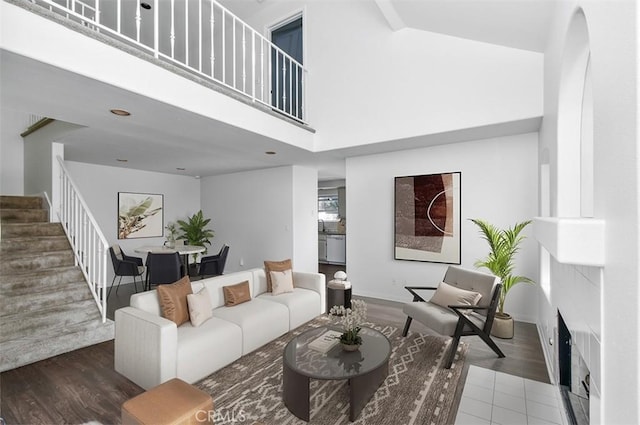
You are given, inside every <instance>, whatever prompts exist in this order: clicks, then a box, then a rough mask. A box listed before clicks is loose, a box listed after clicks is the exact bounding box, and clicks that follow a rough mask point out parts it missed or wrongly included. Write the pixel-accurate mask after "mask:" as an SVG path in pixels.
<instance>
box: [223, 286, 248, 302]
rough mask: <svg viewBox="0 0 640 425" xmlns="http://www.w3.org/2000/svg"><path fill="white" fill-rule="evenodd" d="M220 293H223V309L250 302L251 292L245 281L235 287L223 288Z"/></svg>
mask: <svg viewBox="0 0 640 425" xmlns="http://www.w3.org/2000/svg"><path fill="white" fill-rule="evenodd" d="M222 291H223V292H224V305H225V307H233V306H235V305H238V304H242V303H246V302H247V301H251V290H250V289H249V281H247V280H245V281H244V282H241V283H236V284H235V285H229V286H223V287H222Z"/></svg>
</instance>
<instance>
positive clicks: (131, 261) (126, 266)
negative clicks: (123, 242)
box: [107, 245, 144, 298]
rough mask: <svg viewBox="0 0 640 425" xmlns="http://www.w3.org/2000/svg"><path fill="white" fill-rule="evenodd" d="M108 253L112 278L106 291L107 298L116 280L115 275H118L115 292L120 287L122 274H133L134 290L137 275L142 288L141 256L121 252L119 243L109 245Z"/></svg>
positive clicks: (136, 287) (142, 270)
mask: <svg viewBox="0 0 640 425" xmlns="http://www.w3.org/2000/svg"><path fill="white" fill-rule="evenodd" d="M109 254H111V264H112V265H113V272H114V276H113V280H112V281H111V286H110V287H109V292H108V293H107V298H109V295H111V290H112V289H113V283H114V282H115V281H116V277H120V279H119V280H118V286H117V287H116V294H117V293H118V289H120V283H121V282H122V277H123V276H133V286H134V288H135V291H136V292H138V284H137V279H136V278H137V277H140V286H141V287H142V288H143V289H144V282H143V280H142V274H143V273H144V266H143V265H142V258H140V257H131V256H129V255H126V254H125V253H124V252H122V248H120V245H113V246H110V247H109Z"/></svg>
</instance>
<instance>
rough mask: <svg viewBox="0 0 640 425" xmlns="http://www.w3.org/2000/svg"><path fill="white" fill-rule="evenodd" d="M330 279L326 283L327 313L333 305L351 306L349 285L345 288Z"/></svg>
mask: <svg viewBox="0 0 640 425" xmlns="http://www.w3.org/2000/svg"><path fill="white" fill-rule="evenodd" d="M333 282H334V281H333V280H331V281H329V283H328V284H327V313H328V312H329V310H330V309H331V307H333V306H334V305H343V306H344V308H351V286H349V287H348V288H347V289H345V288H344V286H343V285H342V284H338V285H336V284H334V283H333Z"/></svg>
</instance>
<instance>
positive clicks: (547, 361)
mask: <svg viewBox="0 0 640 425" xmlns="http://www.w3.org/2000/svg"><path fill="white" fill-rule="evenodd" d="M536 328H537V329H538V338H540V345H541V346H542V354H543V355H544V363H545V364H546V366H547V375H549V382H551V383H552V384H553V385H556V379H555V376H554V374H553V369H552V367H551V365H552V364H553V359H550V358H549V356H550V354H549V351H548V349H547V345H548V344H547V343H546V342H545V340H544V339H545V338H546V336H545V334H544V332H542V326H540V323H536Z"/></svg>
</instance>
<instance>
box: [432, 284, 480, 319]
mask: <svg viewBox="0 0 640 425" xmlns="http://www.w3.org/2000/svg"><path fill="white" fill-rule="evenodd" d="M480 298H482V294H480V293H479V292H475V291H467V290H466V289H460V288H457V287H455V286H452V285H449V284H447V283H445V282H442V283H440V285H439V286H438V289H436V292H435V293H434V294H433V297H431V299H430V300H429V302H432V303H434V304H437V305H439V306H441V307H445V308H448V307H449V306H450V305H477V304H478V302H479V301H480ZM471 312H473V310H468V311H466V312H465V313H467V314H468V313H471Z"/></svg>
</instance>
